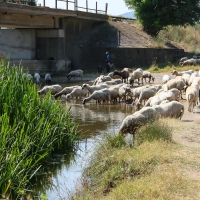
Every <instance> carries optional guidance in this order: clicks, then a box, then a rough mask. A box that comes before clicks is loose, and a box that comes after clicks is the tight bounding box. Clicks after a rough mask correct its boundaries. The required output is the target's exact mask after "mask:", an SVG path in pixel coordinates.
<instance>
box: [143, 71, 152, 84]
mask: <svg viewBox="0 0 200 200" xmlns="http://www.w3.org/2000/svg"><path fill="white" fill-rule="evenodd" d="M146 78H148V79H149V83H150V82H151V81H152V82H154V80H155V78H154V77H153V76H152V74H151V72H149V71H143V75H142V79H143V80H145V83H146V82H147V81H146Z"/></svg>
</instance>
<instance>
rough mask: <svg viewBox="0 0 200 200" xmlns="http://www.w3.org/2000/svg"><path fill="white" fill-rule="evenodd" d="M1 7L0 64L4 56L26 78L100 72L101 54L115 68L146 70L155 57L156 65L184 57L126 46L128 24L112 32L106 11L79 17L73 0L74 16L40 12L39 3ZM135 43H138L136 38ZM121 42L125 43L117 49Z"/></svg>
mask: <svg viewBox="0 0 200 200" xmlns="http://www.w3.org/2000/svg"><path fill="white" fill-rule="evenodd" d="M2 1H4V0H0V58H1V57H2V56H3V57H7V55H9V54H10V59H11V63H12V64H15V65H19V64H22V65H23V66H24V69H25V70H27V71H29V72H30V73H34V72H39V73H47V72H48V73H52V74H54V73H55V74H59V73H60V74H62V75H63V74H66V73H68V72H69V71H70V70H72V69H83V70H84V71H85V72H95V71H96V69H97V66H98V65H101V66H102V67H105V52H106V51H110V54H111V57H112V59H113V62H114V63H115V67H116V68H124V67H130V68H133V67H134V68H137V67H139V66H140V67H142V66H150V65H151V64H152V59H153V58H155V57H156V58H157V62H162V63H163V62H173V61H174V60H175V59H177V58H179V57H182V56H183V55H184V50H183V49H155V48H148V47H146V46H144V47H140V48H139V47H138V46H135V47H133V46H130V44H131V41H133V38H131V37H130V38H129V36H132V35H131V34H132V29H131V30H130V31H128V32H129V35H127V34H123V31H125V32H127V30H128V29H126V28H125V27H124V25H125V24H126V25H127V26H128V24H129V23H123V22H122V24H120V23H118V22H116V24H118V26H119V27H117V26H114V23H111V22H109V20H108V19H109V16H108V15H107V7H108V6H105V11H102V10H98V9H97V5H96V8H95V9H93V10H92V11H93V12H87V11H90V9H89V8H87V6H86V7H85V11H86V12H83V11H79V10H78V8H79V7H78V2H77V1H78V0H74V1H73V2H74V10H69V9H58V8H57V6H56V4H55V8H50V7H46V6H45V0H43V1H44V3H43V5H41V6H29V5H22V4H18V3H6V2H2ZM15 1H16V2H17V1H18V0H15ZM21 1H22V0H21ZM57 1H59V0H55V2H57ZM62 1H65V2H66V3H69V1H68V0H62ZM86 2H87V0H86ZM66 7H67V6H66ZM102 12H103V14H102ZM122 25H123V26H122ZM5 27H6V28H5ZM120 27H121V28H120ZM132 28H133V27H132ZM119 32H121V36H120V37H119ZM120 38H121V43H120V42H119V40H120ZM128 38H129V39H128ZM144 38H145V37H144ZM136 39H137V41H138V40H141V34H139V35H138V36H137V38H136ZM146 40H147V39H145V42H146ZM123 41H128V42H127V44H124V45H122V42H123ZM141 44H142V43H141ZM127 45H128V46H127Z"/></svg>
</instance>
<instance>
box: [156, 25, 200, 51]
mask: <svg viewBox="0 0 200 200" xmlns="http://www.w3.org/2000/svg"><path fill="white" fill-rule="evenodd" d="M156 40H158V41H159V40H161V41H168V42H170V43H172V44H174V45H175V46H176V47H178V48H183V49H184V50H185V51H187V52H192V53H194V54H199V53H200V24H197V25H195V26H186V27H185V28H184V27H181V26H168V27H167V28H166V30H162V31H160V33H159V35H158V36H157V38H156Z"/></svg>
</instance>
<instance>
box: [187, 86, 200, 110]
mask: <svg viewBox="0 0 200 200" xmlns="http://www.w3.org/2000/svg"><path fill="white" fill-rule="evenodd" d="M185 96H186V100H187V102H188V111H189V112H193V113H194V107H195V106H196V105H197V104H198V99H199V86H198V85H191V86H189V87H188V88H187V89H186V94H185Z"/></svg>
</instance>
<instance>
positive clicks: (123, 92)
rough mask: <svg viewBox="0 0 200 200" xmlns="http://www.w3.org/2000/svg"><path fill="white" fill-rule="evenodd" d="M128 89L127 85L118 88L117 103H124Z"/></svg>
mask: <svg viewBox="0 0 200 200" xmlns="http://www.w3.org/2000/svg"><path fill="white" fill-rule="evenodd" d="M129 89H130V86H129V85H128V84H125V85H122V86H121V87H120V88H119V102H120V101H121V100H122V101H124V102H125V101H126V96H127V95H126V91H127V90H129Z"/></svg>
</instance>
